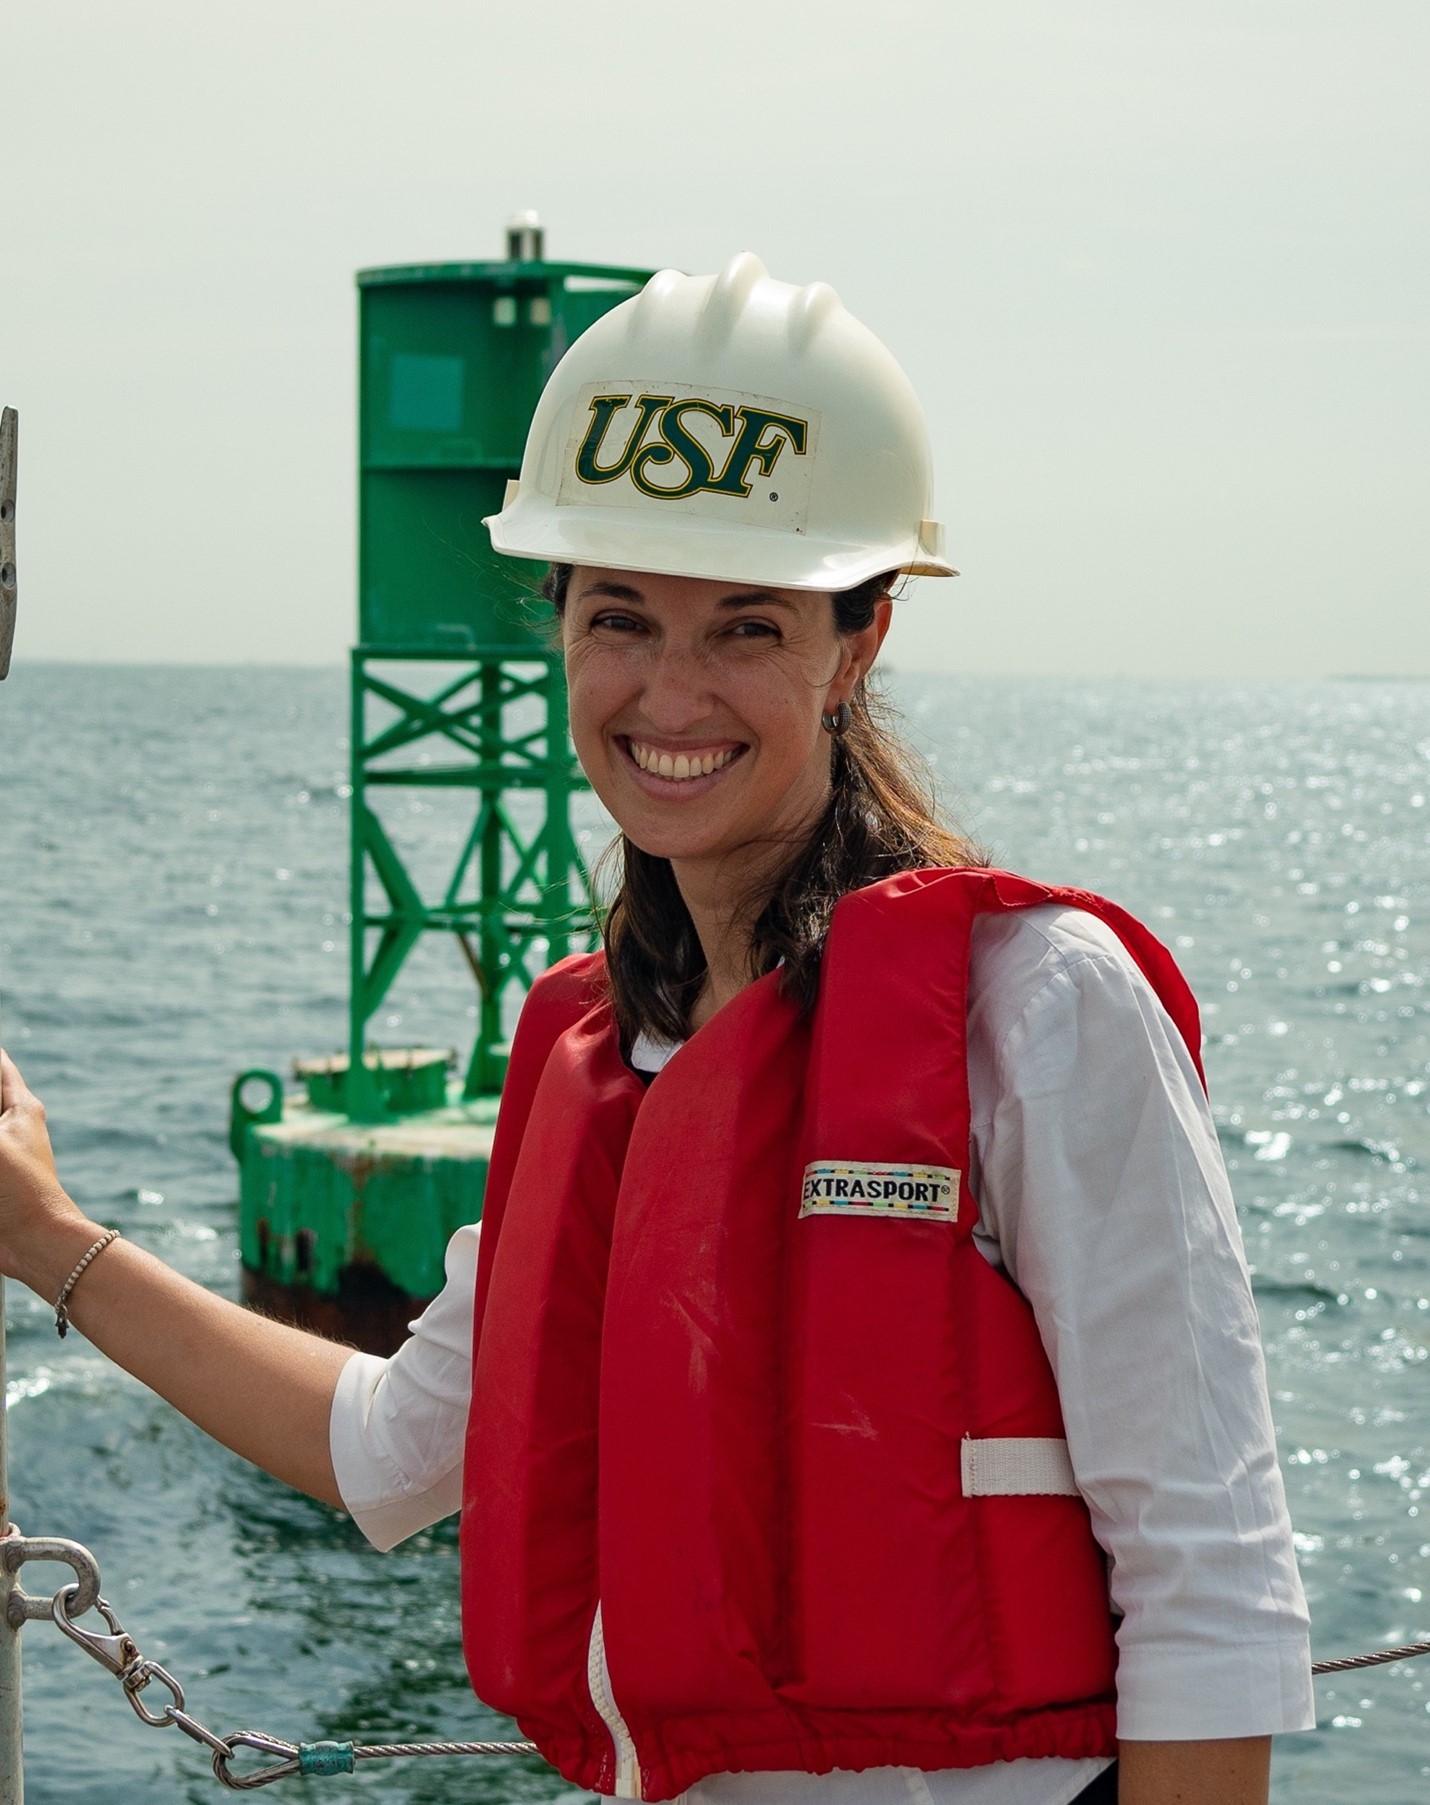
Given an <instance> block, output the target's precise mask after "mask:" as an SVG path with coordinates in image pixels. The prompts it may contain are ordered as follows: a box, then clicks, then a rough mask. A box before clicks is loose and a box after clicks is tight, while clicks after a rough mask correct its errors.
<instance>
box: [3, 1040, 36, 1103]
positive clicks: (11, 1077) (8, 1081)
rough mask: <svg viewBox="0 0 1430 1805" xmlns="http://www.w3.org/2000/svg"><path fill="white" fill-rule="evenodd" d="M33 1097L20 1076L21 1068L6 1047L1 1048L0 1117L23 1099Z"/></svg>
mask: <svg viewBox="0 0 1430 1805" xmlns="http://www.w3.org/2000/svg"><path fill="white" fill-rule="evenodd" d="M32 1095H33V1092H32V1091H31V1090H30V1089H29V1087H28V1085H27V1084H26V1083H25V1080H24V1079H23V1078H22V1077H21V1076H20V1068H19V1066H17V1065H16V1064H15V1061H14V1060H13V1059H12V1058H11V1057H10V1055H9V1054H8V1053H7V1052H6V1051H5V1049H4V1047H0V1115H3V1114H4V1113H5V1111H6V1110H9V1109H13V1108H14V1107H15V1105H16V1104H17V1103H19V1101H20V1100H21V1098H23V1097H29V1096H32Z"/></svg>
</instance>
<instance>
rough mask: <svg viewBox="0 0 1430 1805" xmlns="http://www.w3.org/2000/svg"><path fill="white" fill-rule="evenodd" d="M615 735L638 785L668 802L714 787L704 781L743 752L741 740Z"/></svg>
mask: <svg viewBox="0 0 1430 1805" xmlns="http://www.w3.org/2000/svg"><path fill="white" fill-rule="evenodd" d="M615 738H616V743H617V745H619V746H622V747H623V748H624V750H625V754H626V757H627V759H628V760H629V761H630V763H631V764H633V765H634V766H635V767H636V770H637V772H638V773H639V776H640V778H643V779H644V780H645V781H644V782H643V783H642V786H641V787H642V788H643V789H644V790H645V791H646V793H647V794H648V795H652V796H659V797H661V798H662V799H669V800H670V801H672V802H675V801H684V800H686V799H687V798H690V797H695V796H704V795H706V794H708V793H709V791H710V790H711V789H712V788H714V785H713V783H712V782H710V781H708V780H710V779H713V778H718V777H719V776H720V775H721V774H722V773H723V772H725V771H727V770H728V769H729V768H730V766H731V765H732V764H733V763H734V762H735V760H736V759H737V758H740V757H741V756H742V755H743V754H744V752H745V751H746V746H745V744H744V742H743V741H736V742H734V743H733V744H732V743H730V742H729V741H725V742H719V743H716V744H713V745H712V744H710V743H709V742H705V743H702V744H697V745H688V744H683V743H679V742H672V741H670V740H656V739H653V738H651V737H650V736H648V735H643V736H642V737H640V738H637V737H636V736H635V735H634V734H628V733H627V734H617V735H616V736H615Z"/></svg>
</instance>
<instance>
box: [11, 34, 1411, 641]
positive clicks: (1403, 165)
mask: <svg viewBox="0 0 1430 1805" xmlns="http://www.w3.org/2000/svg"><path fill="white" fill-rule="evenodd" d="M0 74H3V87H0V119H3V135H0V168H3V171H4V181H3V184H0V246H3V263H0V400H3V401H4V402H7V403H10V404H13V405H15V406H18V407H19V408H20V410H21V422H22V430H21V438H22V456H21V486H20V515H19V522H18V525H19V560H18V562H19V569H20V582H21V591H20V594H21V613H20V641H19V646H18V651H19V653H20V655H23V656H26V657H31V658H40V657H61V658H89V659H116V658H118V659H140V660H160V659H164V660H185V661H191V660H213V661H224V660H234V659H243V660H264V661H274V660H276V661H305V662H306V661H327V660H335V659H337V658H339V657H340V656H341V655H342V653H343V651H344V648H345V647H346V646H347V644H348V642H349V641H350V639H351V637H352V621H353V584H354V577H353V563H354V560H353V543H354V507H353V499H354V470H353V466H354V431H353V415H354V362H355V354H354V324H355V303H354V291H353V286H352V274H353V271H354V270H355V269H357V268H359V267H361V266H365V265H370V264H381V263H401V262H412V261H418V260H424V259H437V260H455V259H460V258H472V257H486V256H496V255H499V254H500V251H501V246H502V228H503V225H504V222H505V219H506V217H507V215H508V214H509V213H510V212H512V211H513V210H514V209H517V208H523V207H535V208H537V209H538V210H539V211H540V213H541V215H542V217H543V219H544V220H545V222H546V225H547V248H548V251H549V253H550V254H551V255H553V256H555V257H558V258H563V257H569V258H581V259H587V258H589V259H597V260H610V261H613V262H621V263H633V264H642V263H646V264H650V265H652V266H658V265H662V264H673V265H676V266H678V267H681V268H684V269H687V270H692V271H705V270H710V269H714V268H717V267H718V266H719V265H720V264H722V263H723V262H724V261H725V260H726V259H727V258H728V257H729V255H730V254H731V253H732V252H734V251H736V250H740V249H746V248H748V249H752V250H755V251H758V252H759V254H760V255H761V256H762V257H763V258H764V260H765V262H766V263H767V264H768V265H769V267H770V268H771V270H772V271H773V272H774V273H775V274H776V275H779V276H782V277H785V278H787V279H792V280H796V281H809V280H813V279H815V278H823V279H825V280H827V281H830V282H832V283H833V284H834V285H835V287H837V288H838V289H839V291H840V293H841V294H842V295H843V297H844V300H845V302H846V303H847V304H848V305H849V306H850V307H851V308H852V309H853V310H854V311H855V312H856V313H858V314H859V315H860V316H861V317H862V318H863V319H865V320H866V321H867V322H868V323H869V324H870V325H871V326H872V327H873V328H874V329H875V331H877V332H878V333H879V334H880V335H881V336H882V337H883V338H884V339H885V340H886V341H887V342H888V343H889V345H890V346H891V347H892V348H893V350H894V351H895V353H896V355H897V356H898V357H899V358H900V359H901V361H902V362H903V364H904V365H905V367H906V368H907V370H908V371H909V373H910V375H911V377H912V378H913V380H914V383H915V386H916V387H917V389H918V390H919V392H920V394H921V396H922V398H923V401H924V405H925V408H926V410H927V413H928V416H929V421H930V426H931V430H932V434H933V440H934V449H935V458H936V468H937V472H938V509H939V513H940V515H941V516H942V518H943V519H944V520H945V521H946V522H947V523H948V528H949V545H950V548H951V551H952V553H953V556H954V561H955V562H956V563H958V564H959V565H960V567H961V568H962V570H963V572H964V575H963V576H962V577H961V578H959V579H958V580H957V581H956V582H952V583H934V582H925V583H923V584H921V585H919V586H917V587H916V589H915V591H914V593H913V595H912V596H911V598H910V599H909V601H908V602H907V603H906V604H904V605H902V606H901V608H900V610H899V616H900V619H899V624H898V626H897V627H896V630H895V634H896V636H895V638H894V640H893V641H892V642H891V655H892V658H893V661H894V662H895V664H906V665H907V664H912V663H915V662H917V663H918V664H920V665H922V666H925V667H941V668H945V669H972V670H983V671H1053V672H1091V673H1103V672H1109V673H1110V672H1128V673H1173V674H1182V673H1188V674H1191V673H1197V674H1202V673H1205V674H1226V675H1243V674H1265V675H1293V676H1294V675H1322V674H1327V673H1339V672H1355V671H1365V672H1419V673H1421V674H1430V627H1428V626H1427V613H1428V612H1430V609H1427V604H1428V603H1430V583H1427V576H1430V480H1427V479H1430V469H1427V465H1430V458H1427V434H1430V428H1427V420H1430V381H1427V366H1430V356H1427V347H1430V314H1427V293H1428V292H1430V253H1428V252H1427V231H1426V225H1427V219H1426V216H1427V211H1430V198H1428V197H1430V185H1427V175H1430V156H1427V151H1430V142H1427V141H1430V106H1427V103H1426V95H1427V93H1428V92H1430V8H1427V6H1426V5H1425V4H1424V0H1375V3H1374V4H1366V5H1351V4H1349V3H1348V0H1281V3H1279V4H1267V3H1264V0H1196V4H1178V5H1168V4H1164V3H1159V0H1126V3H1121V0H1117V3H1114V0H1090V3H1088V4H1076V3H1075V0H980V4H977V5H973V4H969V3H967V0H958V3H954V0H922V3H921V4H909V3H907V0H878V3H877V4H874V3H871V0H859V3H858V4H855V3H854V0H720V3H719V4H715V5H703V6H702V5H690V4H679V3H678V0H601V3H600V4H592V0H507V3H504V4H500V5H497V4H485V3H483V4H478V3H476V0H244V4H242V5H241V6H240V5H234V4H229V3H228V0H198V3H196V0H105V3H103V4H98V3H95V0H88V3H81V4H76V3H74V0H0Z"/></svg>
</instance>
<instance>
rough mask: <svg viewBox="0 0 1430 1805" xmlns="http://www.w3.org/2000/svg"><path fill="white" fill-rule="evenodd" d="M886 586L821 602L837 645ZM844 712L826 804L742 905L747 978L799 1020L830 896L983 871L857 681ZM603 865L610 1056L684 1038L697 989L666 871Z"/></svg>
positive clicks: (550, 576) (696, 967)
mask: <svg viewBox="0 0 1430 1805" xmlns="http://www.w3.org/2000/svg"><path fill="white" fill-rule="evenodd" d="M571 570H572V566H571V565H569V564H553V565H552V566H551V568H550V570H549V571H548V572H547V576H546V581H545V583H544V584H543V586H542V593H543V595H545V597H546V599H547V600H548V601H549V602H550V603H551V605H552V607H553V608H554V609H555V610H556V613H557V615H558V617H559V616H561V615H562V614H564V612H565V609H566V593H567V589H568V587H569V585H570V582H571ZM893 581H894V576H893V575H892V574H890V575H886V576H879V577H873V578H871V579H870V580H869V581H868V582H866V583H860V584H859V585H858V586H857V587H855V588H853V589H845V590H841V591H839V592H838V593H837V594H835V595H834V596H833V597H831V600H832V602H833V606H834V626H835V631H836V632H838V633H840V634H842V635H846V636H847V635H849V634H853V633H858V632H860V631H862V630H863V629H864V628H865V627H867V626H869V625H870V623H871V622H872V621H873V619H874V607H875V604H876V603H877V602H879V601H881V600H882V599H883V598H884V597H885V596H886V595H888V594H889V593H890V587H891V585H892V583H893ZM850 714H851V717H852V718H851V720H850V723H849V728H848V731H847V732H845V733H842V734H839V735H837V736H836V738H835V741H834V746H833V756H832V758H831V766H830V770H831V779H832V788H831V792H830V797H829V803H828V806H827V807H826V808H825V811H824V813H823V815H822V816H821V817H820V819H819V820H818V821H817V822H816V823H815V826H814V828H813V830H812V831H811V833H810V834H809V836H808V838H807V839H806V840H805V842H804V844H803V846H801V847H800V848H799V849H798V850H797V851H795V852H794V853H793V854H792V855H791V857H790V858H789V860H788V861H787V862H786V864H785V866H784V868H783V869H782V870H781V871H780V872H779V873H778V874H777V875H776V876H775V878H774V879H773V880H772V881H771V882H770V883H768V884H767V885H766V886H765V887H764V889H763V891H762V892H761V893H760V894H759V895H757V896H752V897H750V898H749V899H748V900H747V908H748V910H749V912H750V914H751V915H752V917H753V921H752V930H751V943H750V976H751V978H757V977H762V976H764V974H765V973H766V972H770V971H774V970H775V969H776V967H779V968H780V974H781V975H780V982H781V985H782V987H783V989H784V991H785V994H786V995H787V996H790V997H792V998H794V1000H795V1001H796V1002H797V1003H798V1004H799V1005H800V1007H801V1008H802V1009H806V1010H808V1009H812V1008H813V1006H814V1000H815V997H816V996H817V994H818V991H819V962H820V957H821V955H822V953H823V951H824V940H825V936H826V934H827V933H828V932H829V921H830V917H831V916H832V915H833V913H834V905H835V904H836V903H837V902H838V901H839V899H840V898H841V897H842V896H847V895H848V893H849V892H850V891H851V890H858V889H862V888H863V886H864V885H865V884H872V883H875V882H877V881H878V879H880V878H883V877H891V876H892V875H893V874H894V873H895V872H899V871H914V870H918V869H920V868H922V867H926V866H931V865H982V864H986V863H987V860H986V858H985V856H984V855H983V854H982V852H980V851H979V849H978V848H976V847H974V846H973V845H971V844H970V843H969V842H968V841H966V840H965V839H964V838H963V837H962V836H961V835H959V834H957V833H956V832H954V831H953V830H952V829H951V828H949V827H946V826H945V825H944V824H943V823H942V822H941V821H940V820H939V818H938V815H937V812H936V809H935V806H934V802H933V796H932V791H931V786H930V784H929V780H928V775H927V773H926V771H925V770H924V769H923V766H922V765H921V763H920V762H919V760H918V759H917V757H916V755H915V754H914V753H913V752H912V750H911V749H910V748H909V747H908V746H907V745H905V743H904V742H903V740H902V739H900V738H899V736H898V734H897V733H896V732H895V731H894V730H893V728H892V727H891V726H890V724H889V720H890V717H889V711H888V709H887V707H886V706H885V704H884V702H883V700H882V698H881V697H880V696H879V695H878V694H877V692H871V690H870V688H869V686H868V684H867V683H866V682H863V681H861V682H860V684H859V687H858V688H857V689H856V690H855V692H854V695H853V696H852V697H851V699H850ZM608 857H611V858H613V859H618V860H619V883H618V884H617V887H616V891H615V895H614V896H613V898H612V900H611V903H610V906H609V907H608V909H607V910H606V916H605V924H604V934H605V944H606V971H607V976H608V979H609V982H610V986H611V998H612V1002H613V1004H614V1007H615V1012H616V1021H617V1025H618V1027H619V1029H620V1034H621V1043H622V1046H623V1047H624V1048H625V1049H626V1050H627V1051H629V1049H630V1046H631V1044H632V1042H633V1041H634V1040H635V1037H636V1035H637V1034H641V1033H644V1034H648V1035H650V1036H651V1037H652V1038H654V1039H657V1040H664V1041H679V1040H684V1039H685V1038H686V1037H687V1036H688V1035H689V1033H690V1011H691V1009H692V1008H693V1007H694V1004H695V1000H696V998H697V997H698V996H699V994H700V989H701V986H702V984H703V983H704V981H705V955H704V953H703V952H702V951H701V947H700V940H699V937H698V936H697V934H696V932H695V925H694V923H693V922H692V921H691V919H690V915H689V912H688V911H687V909H686V907H685V903H684V900H683V898H682V897H681V894H680V889H679V886H678V885H677V884H676V881H675V874H674V872H673V871H672V869H671V866H670V861H669V860H668V859H662V858H656V857H653V856H652V855H651V854H650V853H648V852H642V851H641V849H640V847H638V846H635V845H633V844H632V843H631V841H629V840H628V839H627V838H626V837H625V835H624V834H622V835H621V837H620V839H619V840H618V841H617V842H616V843H615V845H613V846H612V848H611V852H610V854H608ZM603 863H604V861H603Z"/></svg>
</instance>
